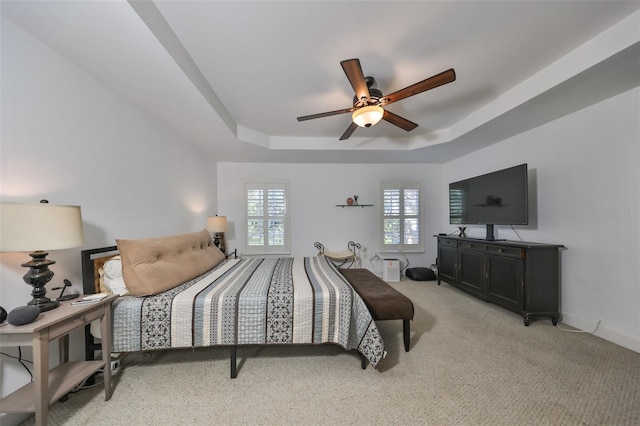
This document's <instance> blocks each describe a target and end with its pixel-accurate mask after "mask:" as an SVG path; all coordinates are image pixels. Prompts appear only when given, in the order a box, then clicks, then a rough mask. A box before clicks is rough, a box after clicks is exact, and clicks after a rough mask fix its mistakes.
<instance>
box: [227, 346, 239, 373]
mask: <svg viewBox="0 0 640 426" xmlns="http://www.w3.org/2000/svg"><path fill="white" fill-rule="evenodd" d="M237 356H238V347H237V346H231V349H230V353H229V359H230V361H231V378H232V379H235V378H236V377H238V367H237V364H236V359H237Z"/></svg>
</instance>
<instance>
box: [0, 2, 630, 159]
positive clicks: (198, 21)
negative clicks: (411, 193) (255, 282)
mask: <svg viewBox="0 0 640 426" xmlns="http://www.w3.org/2000/svg"><path fill="white" fill-rule="evenodd" d="M1 4H2V9H1V10H2V14H3V16H5V17H6V18H8V19H10V20H11V21H13V22H14V23H16V24H17V25H19V26H21V27H22V28H24V29H25V30H27V31H28V32H30V33H32V34H33V35H35V36H36V37H38V38H40V39H41V40H42V41H43V42H44V43H46V44H48V45H49V46H51V47H52V48H53V49H55V50H57V51H58V52H60V53H61V54H62V55H64V56H65V57H67V58H69V60H71V61H72V62H74V63H75V64H77V65H78V66H80V67H81V68H83V69H85V70H86V71H87V72H89V73H90V74H92V75H94V76H95V77H96V78H98V79H99V80H101V81H103V82H104V83H105V84H107V85H108V86H110V87H111V88H112V89H114V90H116V91H117V92H119V93H121V94H123V95H124V96H127V97H129V98H130V99H131V100H132V101H133V102H135V103H136V104H137V105H139V106H140V107H141V108H142V109H144V110H146V111H148V112H149V113H150V114H152V115H154V116H157V117H158V118H159V119H160V120H162V121H163V122H164V123H166V124H167V125H168V126H169V127H170V128H171V129H172V130H173V131H175V132H176V133H178V134H179V135H181V136H182V137H184V138H185V139H187V140H189V141H190V142H192V143H193V144H194V145H196V146H198V147H200V148H202V149H203V150H204V152H207V153H210V154H211V156H212V158H215V159H217V160H219V161H281V162H291V161H295V162H376V163H386V162H442V161H448V160H450V159H452V158H455V157H456V156H459V155H464V154H466V153H468V152H471V151H474V150H477V149H480V148H482V147H484V146H486V145H488V144H491V143H495V142H498V141H499V140H501V139H503V138H505V137H509V136H511V135H513V134H517V133H519V132H521V131H524V130H527V129H529V128H532V127H535V126H537V125H540V124H543V123H544V122H546V121H549V120H551V119H554V118H557V117H559V116H562V115H564V114H567V113H570V112H572V111H575V110H577V109H580V108H583V107H585V106H587V105H590V104H592V103H594V102H597V101H599V100H602V99H605V98H606V97H609V96H613V95H615V94H617V93H620V92H622V91H624V90H628V89H630V88H632V87H636V86H638V85H639V84H640V47H639V46H640V29H638V28H639V23H640V18H639V16H640V12H638V9H639V8H640V1H624V2H623V1H509V2H507V1H411V2H403V1H385V2H381V1H373V2H371V1H350V2H347V1H316V2H314V1H295V2H292V1H281V2H276V1H156V2H151V1H147V0H144V1H130V2H125V1H104V2H102V1H10V0H3V1H2V2H1ZM355 57H357V58H359V59H360V62H361V64H362V67H363V70H364V73H365V75H372V76H374V77H375V78H376V80H377V82H378V88H379V89H381V90H382V91H383V93H391V92H393V91H396V90H399V89H401V88H403V87H405V86H408V85H410V84H413V83H416V82H418V81H420V80H423V79H425V78H427V77H430V76H432V75H434V74H437V73H439V72H441V71H444V70H446V69H448V68H454V69H455V70H456V74H457V80H456V81H455V82H453V83H450V84H447V85H445V86H441V87H439V88H436V89H433V90H431V91H427V92H424V93H421V94H418V95H415V96H413V97H411V98H407V99H404V100H402V101H399V102H397V103H394V104H392V105H390V106H389V107H387V108H388V109H389V110H390V111H392V112H395V113H396V114H399V115H401V116H403V117H405V118H407V119H409V120H411V121H414V122H416V123H417V124H418V125H419V126H418V128H416V129H415V130H413V131H412V132H409V133H407V132H405V131H404V130H401V129H399V128H397V127H395V126H393V125H391V124H390V123H387V122H384V121H382V122H380V123H379V124H377V125H376V126H374V127H372V128H369V129H362V128H358V129H357V130H356V132H355V133H354V134H353V136H352V137H351V138H350V139H349V140H348V141H338V138H339V137H340V135H341V134H342V133H343V132H344V131H345V130H346V128H347V127H348V126H349V124H350V115H349V114H343V115H337V116H332V117H325V118H320V119H316V120H311V121H305V122H298V121H297V120H296V117H297V116H301V115H309V114H314V113H319V112H324V111H332V110H337V109H342V108H349V107H351V105H352V98H353V89H352V88H351V85H350V84H349V82H348V80H347V78H346V77H345V75H344V72H343V71H342V68H341V67H340V61H341V60H343V59H349V58H355Z"/></svg>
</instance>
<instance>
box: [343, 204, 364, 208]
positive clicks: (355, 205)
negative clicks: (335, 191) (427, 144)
mask: <svg viewBox="0 0 640 426" xmlns="http://www.w3.org/2000/svg"><path fill="white" fill-rule="evenodd" d="M336 207H342V208H345V207H362V208H365V207H373V204H336Z"/></svg>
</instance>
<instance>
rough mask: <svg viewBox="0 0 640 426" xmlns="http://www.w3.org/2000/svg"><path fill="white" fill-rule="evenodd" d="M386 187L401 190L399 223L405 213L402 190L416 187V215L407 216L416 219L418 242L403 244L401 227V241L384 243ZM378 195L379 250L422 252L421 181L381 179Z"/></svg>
mask: <svg viewBox="0 0 640 426" xmlns="http://www.w3.org/2000/svg"><path fill="white" fill-rule="evenodd" d="M388 189H399V190H400V191H401V197H400V202H401V211H400V215H399V216H398V218H399V219H400V221H401V223H402V220H403V219H404V218H405V216H406V215H405V214H404V197H403V194H404V191H405V190H407V189H417V190H418V196H419V198H420V199H419V202H418V209H419V210H418V214H417V215H416V216H414V215H409V216H408V217H415V218H416V219H417V220H418V238H419V243H418V244H405V243H404V234H403V230H402V229H401V230H400V232H401V236H400V237H401V240H402V242H401V243H400V244H394V245H385V243H384V221H385V217H388V216H385V213H384V208H385V200H384V191H385V190H388ZM379 196H380V209H379V220H380V223H379V226H378V236H379V246H380V251H381V252H382V253H403V252H405V253H421V252H424V218H423V217H422V216H423V212H424V191H423V189H422V182H420V181H416V180H394V181H381V182H380V189H379Z"/></svg>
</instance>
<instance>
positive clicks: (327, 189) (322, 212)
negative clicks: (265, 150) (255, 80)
mask: <svg viewBox="0 0 640 426" xmlns="http://www.w3.org/2000/svg"><path fill="white" fill-rule="evenodd" d="M441 167H442V166H440V165H434V164H427V165H423V164H265V163H219V164H218V206H219V211H218V214H220V215H226V216H227V220H228V221H229V223H230V229H229V232H227V233H226V234H225V237H226V239H227V240H228V241H227V246H228V247H229V248H230V249H232V250H233V249H234V248H237V249H239V251H242V250H243V247H244V237H245V235H244V228H243V226H242V223H243V217H244V213H243V208H244V201H243V184H244V182H245V181H250V180H258V181H260V180H288V181H289V197H290V206H289V212H290V217H291V237H292V240H291V254H292V255H294V256H310V255H315V254H316V253H317V250H316V249H315V248H314V246H313V243H314V242H315V241H320V242H321V243H323V244H324V245H325V247H326V249H327V250H330V251H342V250H345V249H346V248H347V242H348V241H350V240H353V241H356V242H359V243H360V244H362V245H363V249H365V250H366V253H363V254H365V256H363V257H366V256H367V255H368V256H370V255H372V254H374V253H378V252H380V245H379V241H378V233H377V229H379V218H380V200H379V184H380V182H381V181H383V180H418V181H420V182H421V183H422V193H423V201H424V202H423V209H424V225H423V227H424V233H423V238H424V239H425V253H420V254H411V255H407V257H408V260H409V266H410V267H411V266H429V265H431V264H432V263H434V261H435V256H436V248H435V244H434V241H435V240H434V239H433V238H432V235H433V234H435V233H438V221H437V220H436V218H435V214H436V209H437V206H436V205H435V204H434V203H433V202H432V200H433V198H434V197H435V195H436V194H437V193H438V191H439V189H440V187H441V186H442V185H443V184H442V182H441V179H440V175H441V173H440V168H441ZM353 195H358V196H359V200H358V201H359V203H360V204H373V205H374V206H373V207H359V208H353V207H352V208H341V207H336V204H345V203H346V199H347V198H348V197H352V196H353ZM389 257H397V255H396V256H394V255H390V256H389ZM362 266H363V267H366V268H368V269H371V270H372V271H375V272H381V270H382V265H381V264H380V262H374V263H373V264H372V263H369V261H368V260H365V261H364V262H363V264H362ZM376 268H377V269H376Z"/></svg>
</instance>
